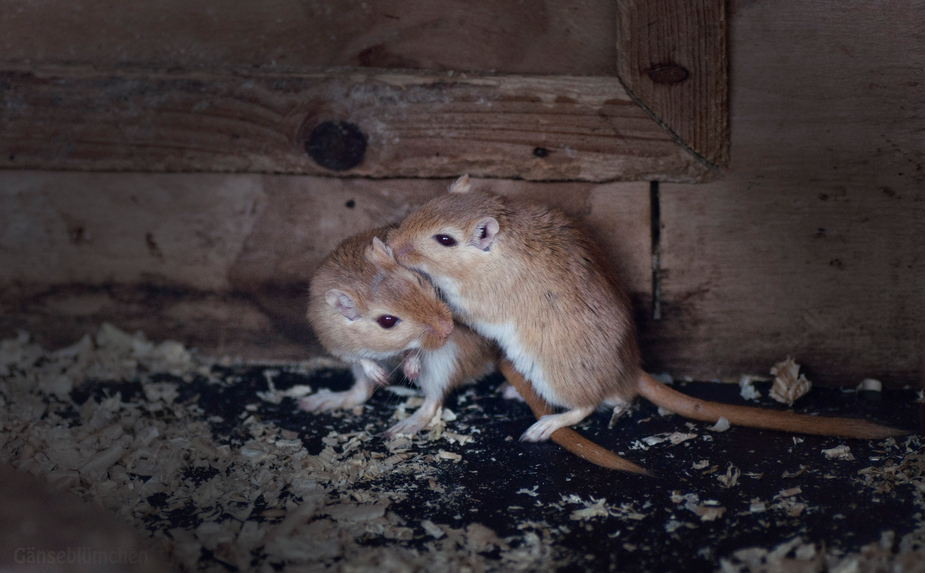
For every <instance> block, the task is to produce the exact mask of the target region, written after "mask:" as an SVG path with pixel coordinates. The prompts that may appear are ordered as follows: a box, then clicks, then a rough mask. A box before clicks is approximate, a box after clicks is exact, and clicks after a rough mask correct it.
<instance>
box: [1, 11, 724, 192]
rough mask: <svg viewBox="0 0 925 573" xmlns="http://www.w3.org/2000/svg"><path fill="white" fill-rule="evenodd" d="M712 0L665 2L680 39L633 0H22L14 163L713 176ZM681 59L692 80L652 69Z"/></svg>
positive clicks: (4, 99)
mask: <svg viewBox="0 0 925 573" xmlns="http://www.w3.org/2000/svg"><path fill="white" fill-rule="evenodd" d="M696 5H697V8H696V9H690V8H689V3H688V2H682V1H680V0H664V1H663V2H662V3H661V4H660V6H661V11H659V12H658V22H659V23H660V25H662V26H664V27H665V29H666V30H670V31H671V33H673V34H674V41H673V43H672V53H671V54H667V55H666V54H665V53H664V52H665V51H664V50H663V49H662V47H661V46H657V45H655V44H652V43H651V42H649V39H650V34H651V33H652V31H651V30H650V28H651V25H650V24H651V23H650V22H649V20H650V18H649V17H648V16H646V12H645V10H640V9H639V7H638V6H637V5H636V3H635V2H633V1H632V0H620V1H618V2H612V1H610V0H571V1H569V2H531V3H526V4H518V3H513V4H512V3H502V4H498V3H496V2H487V1H484V0H479V1H477V2H472V3H469V2H460V1H456V0H442V1H440V2H436V3H421V2H417V1H408V0H395V1H391V2H383V3H365V2H330V1H325V0H314V1H309V2H304V3H299V4H292V3H290V2H284V1H280V0H272V1H270V2H266V3H258V4H255V3H252V2H251V3H248V2H242V1H241V0H232V1H231V2H218V1H217V0H205V1H204V2H202V3H196V4H189V3H181V2H176V0H169V1H168V2H166V3H157V4H141V5H138V6H133V7H132V8H131V9H113V8H112V7H111V6H110V5H109V4H108V3H105V2H101V1H100V0H79V1H77V2H61V1H60V0H59V1H53V2H50V3H43V4H38V5H36V4H32V5H28V6H20V7H19V8H18V9H17V10H8V11H3V12H2V13H0V134H2V137H0V168H28V169H81V170H102V171H109V170H136V171H206V172H258V173H293V174H310V175H350V176H360V177H376V178H381V177H452V176H455V175H458V174H459V173H461V172H469V173H471V174H473V175H475V176H482V177H495V178H523V179H528V180H584V181H593V182H607V181H639V180H651V179H659V180H664V181H679V182H680V181H684V182H697V181H704V180H707V179H709V178H712V177H715V176H716V175H717V173H718V168H720V167H722V165H724V163H725V161H726V159H727V157H726V155H725V150H727V149H728V131H727V130H726V128H725V126H726V116H727V114H728V109H727V107H726V92H727V84H726V74H725V49H726V45H725V36H724V33H725V25H726V22H725V18H724V8H723V7H724V3H723V2H721V1H719V0H698V2H697V3H696ZM679 8H683V9H679ZM618 14H619V15H621V19H620V20H619V28H620V35H619V43H620V45H619V46H618V45H617V28H618ZM692 14H693V15H696V16H698V17H697V18H691V17H690V16H691V15H692ZM38 30H41V33H38V32H37V31H38ZM624 48H625V49H626V55H624V53H623V50H624ZM650 52H651V53H650ZM673 52H677V54H674V53H673ZM674 55H678V56H682V57H680V61H682V62H684V63H685V65H687V66H688V69H689V71H690V78H689V79H688V78H686V77H685V78H681V79H677V78H676V79H674V80H672V81H671V82H668V83H665V82H661V83H658V82H656V84H652V82H651V81H649V80H651V79H652V78H655V79H658V77H657V76H652V75H651V74H649V75H647V76H645V77H644V78H640V77H638V75H639V70H637V69H636V66H637V64H639V65H642V64H645V65H649V64H647V63H646V62H649V61H656V60H657V61H661V58H662V57H663V56H665V57H668V56H674ZM626 57H632V58H633V60H632V62H631V63H630V64H626V63H625V62H624V61H623V60H625V58H626ZM688 62H694V63H696V66H695V65H692V64H691V63H688ZM618 70H621V71H620V73H621V76H624V77H622V79H618V78H617V76H616V74H617V72H618ZM659 81H661V80H659ZM624 83H626V84H629V85H632V86H633V90H634V91H635V93H634V94H630V93H627V91H626V89H625V87H624ZM651 96H655V98H654V99H653V98H652V97H651ZM658 101H664V103H665V104H666V105H661V106H659V105H656V104H657V103H658ZM689 137H690V138H693V139H688V138H689Z"/></svg>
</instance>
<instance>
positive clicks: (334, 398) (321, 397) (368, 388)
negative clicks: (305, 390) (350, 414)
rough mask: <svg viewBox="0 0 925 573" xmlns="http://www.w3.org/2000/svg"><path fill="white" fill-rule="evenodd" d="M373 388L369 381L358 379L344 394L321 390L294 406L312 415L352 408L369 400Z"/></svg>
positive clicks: (299, 400)
mask: <svg viewBox="0 0 925 573" xmlns="http://www.w3.org/2000/svg"><path fill="white" fill-rule="evenodd" d="M374 388H375V386H374V385H373V382H372V381H371V380H368V379H366V378H359V379H357V381H356V382H355V383H354V384H353V386H352V387H351V388H350V389H349V390H347V391H346V392H331V391H330V390H328V389H327V388H322V389H321V390H319V391H318V392H316V393H314V394H312V395H310V396H305V397H304V398H299V399H298V400H297V401H296V404H298V406H299V408H300V409H302V410H305V411H306V412H312V413H317V412H330V411H331V410H340V409H346V408H353V407H355V406H360V405H362V404H363V403H365V402H366V401H367V400H369V397H370V396H372V394H373V389H374Z"/></svg>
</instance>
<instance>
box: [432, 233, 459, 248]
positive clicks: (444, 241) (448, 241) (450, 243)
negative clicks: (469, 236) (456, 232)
mask: <svg viewBox="0 0 925 573" xmlns="http://www.w3.org/2000/svg"><path fill="white" fill-rule="evenodd" d="M434 240H435V241H437V242H438V243H440V244H441V245H443V246H444V247H455V246H456V239H454V238H453V237H451V236H449V235H434Z"/></svg>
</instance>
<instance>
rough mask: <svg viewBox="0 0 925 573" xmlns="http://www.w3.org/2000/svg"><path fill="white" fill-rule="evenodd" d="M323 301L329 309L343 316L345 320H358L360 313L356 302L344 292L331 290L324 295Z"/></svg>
mask: <svg viewBox="0 0 925 573" xmlns="http://www.w3.org/2000/svg"><path fill="white" fill-rule="evenodd" d="M324 300H326V301H327V303H328V304H329V305H331V308H333V309H334V310H336V311H337V312H339V313H341V314H342V315H344V316H345V317H346V318H347V320H356V319H358V318H360V311H359V309H357V303H356V301H355V300H354V299H353V297H352V296H350V295H349V294H347V293H345V292H344V291H342V290H337V289H336V288H332V289H331V290H329V291H328V292H326V293H324Z"/></svg>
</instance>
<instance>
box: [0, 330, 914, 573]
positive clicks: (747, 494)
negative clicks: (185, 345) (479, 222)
mask: <svg viewBox="0 0 925 573" xmlns="http://www.w3.org/2000/svg"><path fill="white" fill-rule="evenodd" d="M126 336H127V335H126ZM138 336H140V335H136V338H137V337H138ZM139 341H141V342H143V340H142V339H138V340H136V341H135V344H134V346H133V345H131V344H127V343H126V344H123V345H122V346H121V347H120V348H122V350H120V352H122V354H111V352H114V351H111V350H107V348H109V347H105V348H102V349H99V348H97V349H96V350H94V349H93V348H92V346H93V345H92V344H90V342H87V343H86V344H85V348H83V350H79V351H75V352H74V353H70V354H68V353H64V354H60V353H59V354H55V355H52V354H47V353H46V354H42V353H41V351H40V350H39V349H37V348H33V347H29V346H27V345H25V343H21V344H20V343H16V344H14V343H13V342H10V341H8V342H7V347H5V348H7V353H8V354H10V355H11V356H14V355H15V356H16V357H19V358H16V360H18V362H17V364H19V366H10V368H9V369H8V370H7V374H5V375H3V376H0V454H2V458H3V461H5V462H8V463H10V464H12V465H15V466H16V467H18V468H20V469H21V470H26V471H29V472H31V473H33V474H35V475H41V474H43V473H45V474H46V475H48V479H52V476H56V477H54V480H56V482H57V483H58V484H59V487H64V488H66V489H69V490H70V491H72V492H74V493H76V494H77V495H78V496H79V497H82V498H84V499H88V500H93V501H95V502H97V503H98V504H99V505H103V506H104V507H106V508H107V509H109V510H110V511H111V512H113V513H120V514H122V516H124V517H127V518H129V520H130V521H131V522H132V523H133V524H134V525H135V527H137V528H139V529H141V530H143V532H144V533H145V534H146V535H147V536H148V537H150V541H151V542H152V543H153V544H154V545H156V546H158V547H160V548H161V549H162V550H163V551H164V552H165V553H166V554H167V555H168V558H169V559H171V560H172V562H173V563H174V565H176V566H177V567H178V568H179V569H181V570H186V571H222V572H224V571H236V570H255V571H266V572H268V573H269V572H271V571H279V570H284V569H288V568H289V567H293V566H294V567H296V569H294V570H299V571H308V572H311V573H315V572H318V573H320V572H322V571H352V572H358V571H373V570H375V571H396V572H405V571H408V572H428V571H434V572H441V573H442V572H443V571H459V572H460V573H462V572H464V571H470V572H478V571H515V570H517V571H626V572H634V571H640V572H641V571H665V572H668V571H679V572H681V571H684V572H691V571H717V570H722V571H723V572H724V573H726V572H732V571H761V570H778V571H789V570H801V571H823V570H832V571H856V572H858V573H863V572H865V571H875V570H888V569H883V568H882V567H883V563H890V562H891V561H892V560H897V562H898V560H903V561H902V562H903V563H904V564H905V566H906V567H907V569H909V564H910V563H911V564H912V565H914V566H915V567H918V570H921V569H922V567H923V566H925V548H923V545H925V523H923V514H925V502H923V499H922V492H923V491H925V455H922V452H923V449H922V446H921V442H920V440H919V438H918V437H917V436H916V437H912V438H908V439H905V438H904V439H899V440H881V441H874V442H866V441H858V440H842V439H838V438H821V437H813V436H791V435H786V434H780V433H774V432H767V431H759V430H752V429H748V428H740V427H734V428H731V429H729V430H727V431H725V432H714V431H711V430H709V429H708V428H707V426H708V425H707V424H702V423H690V422H687V421H686V420H684V419H682V418H680V417H678V416H668V417H663V416H661V415H659V413H658V412H657V411H656V409H655V408H654V407H652V406H651V405H650V404H647V403H643V404H640V405H639V406H638V407H637V408H636V409H634V410H633V411H632V412H631V413H630V414H629V415H627V416H626V417H624V418H623V419H621V420H619V421H618V422H617V423H616V426H615V427H614V428H613V429H608V428H607V425H608V422H609V415H608V414H607V413H605V412H599V413H597V414H595V415H594V416H592V417H591V418H589V419H588V420H586V421H585V422H584V423H583V424H582V425H581V426H579V428H578V430H579V431H580V432H581V433H583V434H584V435H585V436H587V437H589V438H590V439H592V440H594V441H596V442H597V443H599V444H600V445H602V446H604V447H607V448H609V449H611V450H613V451H615V452H617V453H619V454H620V455H622V456H624V457H626V458H628V459H630V460H632V461H634V462H636V463H638V464H640V465H642V466H644V467H645V468H647V469H648V470H650V471H652V472H654V473H655V474H657V475H658V476H659V477H656V478H653V477H642V476H638V475H630V474H625V473H619V472H614V471H611V470H605V469H602V468H599V467H596V466H593V465H590V464H589V463H587V462H585V461H583V460H581V459H578V458H576V457H575V456H573V455H572V454H570V453H568V452H566V451H564V450H562V449H560V448H559V447H558V446H556V445H554V444H551V443H542V444H532V443H523V442H520V441H519V440H518V439H517V438H518V436H519V435H520V434H521V433H522V432H523V431H524V430H525V429H526V428H527V427H528V426H529V425H530V424H531V423H532V421H533V420H532V417H531V414H530V412H529V410H528V408H527V407H526V406H525V405H524V404H522V403H520V402H515V401H510V400H505V399H503V398H502V397H501V396H500V394H499V391H498V387H499V385H500V384H501V382H502V379H501V378H500V377H499V376H497V375H496V376H492V377H489V378H488V379H486V380H484V381H482V382H480V383H479V384H477V385H475V386H471V387H467V388H465V389H463V390H461V391H460V392H457V393H456V394H454V395H453V396H451V397H450V399H449V400H448V402H447V404H446V407H447V408H448V409H449V410H450V411H452V412H453V413H455V415H456V418H455V419H449V420H447V421H446V423H445V428H440V427H438V429H437V430H434V432H431V433H430V434H428V435H426V436H421V437H419V438H417V439H415V440H413V441H411V440H407V439H405V440H404V442H403V443H402V442H401V441H400V440H399V441H391V442H385V441H383V439H382V438H381V433H382V432H383V431H384V430H385V429H386V428H388V427H389V426H390V425H391V424H393V423H394V419H393V415H394V414H395V412H396V410H397V409H400V408H399V407H400V405H402V404H404V403H405V402H406V401H407V400H409V398H408V397H407V396H406V395H399V394H396V393H395V392H393V391H391V390H389V389H380V390H378V391H377V392H376V393H375V395H374V396H373V397H372V399H371V400H370V401H369V402H368V403H367V404H366V405H365V406H363V407H362V408H359V409H357V410H356V411H350V412H338V413H335V414H325V415H311V414H308V413H305V412H303V411H300V410H299V409H298V408H297V407H296V404H295V401H294V399H293V398H291V397H282V394H281V392H282V391H284V390H286V389H287V388H292V387H295V386H298V385H307V386H311V388H313V389H314V390H317V389H318V388H323V387H328V388H331V389H333V390H339V389H345V388H346V387H347V386H348V385H349V384H350V382H351V381H350V379H349V373H348V372H347V371H345V370H337V369H330V368H322V369H317V370H309V369H305V368H302V367H296V366H294V365H293V366H287V365H260V366H245V365H238V366H217V365H211V364H202V363H199V364H193V365H192V366H190V367H189V368H188V369H186V370H184V371H183V373H182V374H176V373H175V374H168V373H165V372H168V371H173V370H170V369H169V368H166V367H164V366H163V365H161V366H158V364H160V363H158V362H156V361H153V359H151V358H150V356H149V354H150V353H149V354H144V353H141V354H139V352H141V351H140V350H139V349H140V348H141V349H143V348H145V346H144V344H141V342H139ZM17 344H19V345H18V346H17ZM20 347H21V348H22V349H23V350H22V351H21V352H20V351H19V350H16V352H15V353H13V352H12V350H11V349H14V348H16V349H18V348H20ZM158 348H160V347H158ZM165 348H166V347H165ZM30 349H31V350H30ZM167 350H170V348H167ZM173 350H176V349H173ZM107 352H110V354H107ZM145 352H148V351H145ZM178 352H179V351H178ZM94 353H95V354H94ZM132 353H134V354H132ZM72 356H73V357H72ZM81 356H83V357H84V358H80V357H81ZM107 356H110V357H112V356H115V357H116V358H108V359H106V360H108V362H107V361H106V360H103V359H104V358H106V357H107ZM145 356H148V358H144V357H145ZM171 356H172V355H171ZM180 356H181V357H183V356H186V355H184V354H182V352H180ZM94 357H95V358H94ZM129 358H131V360H128V359H129ZM10 360H13V359H12V358H11V359H10ZM94 360H95V361H96V362H94ZM145 360H147V361H148V362H145ZM184 360H186V358H184ZM56 361H57V362H56ZM73 361H76V362H74V364H77V365H80V364H84V365H91V366H92V365H94V364H103V363H104V362H105V363H106V364H110V365H113V367H114V368H115V370H114V371H115V372H122V374H113V375H109V374H99V372H105V371H106V370H101V369H98V368H97V367H96V366H92V368H91V367H90V366H87V368H89V369H85V370H81V372H87V373H88V374H83V375H82V376H84V378H85V379H87V378H89V379H88V380H86V381H84V382H81V383H78V384H76V385H75V386H74V389H73V390H69V389H67V388H69V387H67V388H66V389H65V390H58V391H56V390H54V384H53V383H54V381H56V380H59V378H57V374H54V373H55V372H60V371H61V369H62V368H65V367H67V368H76V367H77V366H71V364H72V362H73ZM181 362H182V361H181ZM186 362H189V361H188V360H186ZM12 363H13V362H10V364H12ZM136 363H137V365H136ZM56 365H57V366H56ZM126 365H128V367H129V369H128V370H125V367H126ZM52 366H54V368H52ZM82 368H83V366H82ZM94 368H97V369H94ZM132 368H134V370H132ZM165 368H166V369H165ZM35 369H37V370H38V371H40V372H45V373H46V374H42V375H39V374H34V375H33V374H29V372H30V371H31V370H35ZM93 372H97V373H98V374H92V373H93ZM158 372H161V373H158ZM51 374H54V375H51ZM46 375H47V376H46ZM4 376H5V377H4ZM43 376H46V377H44V378H43ZM112 377H122V380H113V379H112ZM36 380H38V381H40V382H38V383H36V382H35V381H36ZM42 381H44V382H42ZM271 382H272V386H273V387H271ZM46 383H47V384H51V385H50V386H47V387H45V386H43V384H46ZM756 386H757V387H758V389H759V390H761V392H762V394H763V395H764V396H766V395H767V393H768V386H769V385H768V384H764V385H762V384H760V383H759V384H756ZM274 387H275V388H274ZM676 387H678V388H679V389H680V390H682V391H684V392H686V393H689V394H692V395H695V396H697V397H700V398H708V399H714V400H718V401H723V402H731V403H744V402H745V401H744V400H743V399H742V398H741V397H740V396H739V388H738V386H735V385H727V384H712V383H678V384H676ZM916 398H917V392H915V391H913V390H890V391H884V392H883V393H882V394H881V393H872V392H864V393H857V392H853V391H852V392H842V391H840V390H836V389H825V388H814V389H813V390H812V391H811V392H810V393H809V394H808V395H806V396H804V397H803V398H801V399H800V400H799V401H798V402H797V405H796V407H795V409H796V410H797V411H799V412H807V413H814V414H815V413H817V414H823V415H836V414H837V415H842V416H852V417H864V418H868V419H871V420H875V421H879V422H882V423H886V424H889V425H893V426H897V427H900V428H903V429H907V430H910V431H912V432H916V433H917V432H918V431H919V428H920V404H918V403H916V402H915V400H916ZM753 404H755V405H759V406H762V407H768V408H778V409H781V408H783V406H781V405H780V404H777V403H775V402H772V401H771V400H770V399H768V398H762V399H761V400H760V401H758V402H757V403H753ZM32 412H34V413H32ZM450 418H452V416H450ZM4 424H5V425H4ZM43 424H44V426H43ZM441 432H442V434H441ZM448 438H449V439H448ZM66 440H70V442H66ZM68 443H72V444H73V446H70V445H67V444H68ZM113 444H116V445H119V444H121V445H120V446H119V447H120V448H123V449H121V450H119V451H118V452H117V453H118V455H117V456H113V457H111V458H107V453H108V452H112V451H113V447H114V446H113ZM839 446H847V448H848V452H847V453H848V454H849V459H840V458H832V459H829V458H828V457H827V456H826V455H825V453H824V451H825V450H834V449H835V448H837V447H839ZM70 449H74V451H77V450H80V452H81V456H84V458H81V459H90V460H91V462H90V463H86V462H84V461H81V459H77V460H74V459H73V456H71V455H70V454H71V452H70ZM123 452H124V453H123ZM831 453H834V451H833V452H831ZM104 459H105V463H104V462H103V461H102V460H104ZM93 464H96V465H95V466H94V465H93ZM100 464H103V465H100ZM91 467H93V468H94V469H93V470H92V471H90V470H88V468H91ZM49 472H51V473H49ZM486 528H487V529H486ZM872 555H873V556H874V557H875V558H876V559H874V557H871V556H872ZM865 560H866V561H865ZM782 563H783V564H785V565H786V564H788V563H789V564H790V565H792V567H790V568H789V569H788V568H787V567H784V566H783V565H781V564H782ZM878 564H879V565H878ZM878 567H880V569H878Z"/></svg>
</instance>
